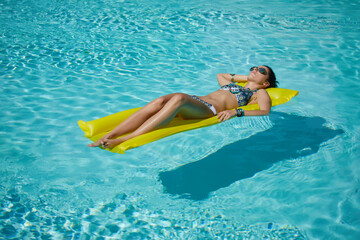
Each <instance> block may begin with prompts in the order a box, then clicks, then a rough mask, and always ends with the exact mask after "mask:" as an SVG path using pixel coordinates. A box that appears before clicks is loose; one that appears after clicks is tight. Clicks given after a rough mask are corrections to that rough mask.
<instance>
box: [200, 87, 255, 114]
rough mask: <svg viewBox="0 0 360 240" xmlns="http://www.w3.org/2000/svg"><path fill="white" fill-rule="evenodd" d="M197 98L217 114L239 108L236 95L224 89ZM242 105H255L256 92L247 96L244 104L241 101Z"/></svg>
mask: <svg viewBox="0 0 360 240" xmlns="http://www.w3.org/2000/svg"><path fill="white" fill-rule="evenodd" d="M223 87H224V86H223ZM244 90H245V89H244ZM199 98H200V99H202V100H204V101H206V102H208V103H210V104H212V105H213V106H214V107H215V109H216V111H217V112H221V111H224V110H230V109H234V108H236V107H239V105H240V102H239V99H238V98H237V97H236V94H234V93H231V92H230V91H229V90H227V89H226V88H225V89H224V88H223V89H219V90H217V91H215V92H212V93H210V94H208V95H206V96H201V97H199ZM243 103H245V104H244V105H246V104H254V103H257V94H256V91H253V92H252V93H251V94H249V99H245V102H244V101H243Z"/></svg>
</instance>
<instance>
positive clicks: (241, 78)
mask: <svg viewBox="0 0 360 240" xmlns="http://www.w3.org/2000/svg"><path fill="white" fill-rule="evenodd" d="M216 77H217V80H218V82H219V84H220V86H224V85H227V84H230V83H232V82H246V81H247V75H238V74H235V75H233V76H232V74H230V73H219V74H218V75H217V76H216Z"/></svg>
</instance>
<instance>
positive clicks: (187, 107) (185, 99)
mask: <svg viewBox="0 0 360 240" xmlns="http://www.w3.org/2000/svg"><path fill="white" fill-rule="evenodd" d="M177 114H179V115H180V116H181V117H183V118H187V119H195V118H207V117H211V116H214V114H213V112H212V111H211V110H210V109H209V108H208V107H207V106H206V105H204V104H203V103H201V102H199V101H197V100H195V99H192V98H191V97H190V96H189V95H187V94H182V93H176V94H173V95H172V96H171V98H170V99H169V100H168V101H167V102H166V104H165V105H164V106H163V107H162V108H161V110H160V111H158V112H157V113H155V114H154V115H153V116H151V117H150V118H149V119H147V120H146V121H145V122H144V123H143V124H141V126H139V127H138V128H137V129H136V130H135V131H134V132H132V133H131V134H129V135H127V136H124V137H122V138H118V139H105V140H104V141H103V143H102V145H103V146H104V147H106V148H113V147H115V146H116V145H118V144H120V143H122V142H124V141H126V140H129V139H131V138H133V137H136V136H139V135H141V134H144V133H147V132H150V131H152V130H155V129H157V128H159V127H162V126H164V125H166V124H168V123H169V122H170V121H171V120H172V119H173V118H174V117H175V116H176V115H177Z"/></svg>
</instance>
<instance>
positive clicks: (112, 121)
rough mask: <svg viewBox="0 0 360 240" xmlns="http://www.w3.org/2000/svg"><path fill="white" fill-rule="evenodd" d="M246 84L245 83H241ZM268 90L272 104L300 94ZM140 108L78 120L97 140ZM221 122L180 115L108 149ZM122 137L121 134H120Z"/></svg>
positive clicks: (125, 147) (120, 150)
mask: <svg viewBox="0 0 360 240" xmlns="http://www.w3.org/2000/svg"><path fill="white" fill-rule="evenodd" d="M239 85H245V83H242V84H239ZM266 91H267V92H268V93H269V95H270V98H271V101H272V106H277V105H280V104H283V103H286V102H288V101H290V99H291V98H293V97H295V96H296V95H298V93H299V92H298V91H296V90H290V89H284V88H268V89H266ZM241 108H242V109H244V110H257V109H259V106H258V105H257V104H251V105H246V106H243V107H241ZM139 109H140V107H139V108H133V109H129V110H125V111H122V112H118V113H115V114H112V115H109V116H106V117H103V118H99V119H95V120H92V121H88V122H85V121H82V120H80V121H78V124H79V126H80V128H81V129H82V130H83V131H84V133H85V137H87V138H88V139H90V140H91V141H93V142H95V141H97V140H98V139H100V138H101V137H102V136H104V135H105V134H106V133H108V132H110V131H111V130H112V129H114V128H115V127H116V126H117V125H119V124H120V123H121V122H123V121H124V120H125V119H126V118H128V117H129V116H130V115H131V114H133V113H134V112H136V111H137V110H139ZM217 123H219V121H218V119H217V118H216V116H214V117H211V118H206V119H191V120H183V119H180V118H178V117H176V118H174V119H173V120H172V121H171V122H170V123H169V124H168V125H166V126H164V127H162V128H160V129H157V130H154V131H152V132H149V133H145V134H142V135H140V136H137V137H134V138H132V139H129V140H127V141H125V142H123V143H121V144H119V145H117V146H116V147H114V148H112V149H108V148H107V149H106V150H108V151H111V152H114V153H121V154H124V153H125V151H126V150H129V149H132V148H136V147H139V146H142V145H144V144H147V143H150V142H153V141H156V140H159V139H161V138H164V137H167V136H170V135H173V134H175V133H179V132H184V131H188V130H191V129H195V128H201V127H206V126H210V125H213V124H217ZM120 137H121V136H120Z"/></svg>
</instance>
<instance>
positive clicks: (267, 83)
mask: <svg viewBox="0 0 360 240" xmlns="http://www.w3.org/2000/svg"><path fill="white" fill-rule="evenodd" d="M217 80H218V82H219V84H220V86H221V88H220V89H219V90H217V91H215V92H213V93H210V94H208V95H206V96H202V97H198V96H194V95H193V96H190V95H187V94H184V93H173V94H169V95H166V96H163V97H160V98H157V99H155V100H153V101H152V102H150V103H148V104H147V105H146V106H145V107H143V108H141V109H140V110H138V111H137V112H135V113H134V114H133V115H131V116H130V117H129V118H127V119H126V120H125V121H124V122H122V123H121V124H120V125H118V126H117V127H116V128H115V129H114V130H112V131H111V132H109V133H108V134H106V135H105V136H103V137H102V138H101V139H99V140H98V141H96V142H94V143H92V144H89V145H88V147H98V146H102V147H104V148H113V147H115V146H116V145H118V144H120V143H122V142H124V141H126V140H129V139H131V138H133V137H136V136H139V135H141V134H144V133H147V132H150V131H152V130H155V129H157V128H160V127H162V126H164V125H166V124H168V123H169V122H170V121H171V120H172V119H173V118H174V117H175V116H179V117H181V118H183V119H199V118H209V117H212V116H214V115H217V118H218V119H219V121H226V120H228V119H229V118H231V117H233V116H238V117H241V116H245V115H246V116H258V115H266V114H269V112H270V109H271V99H270V96H269V94H268V93H267V92H266V91H265V88H268V87H276V86H277V81H276V77H275V74H274V72H273V71H272V69H271V68H270V67H268V66H258V67H252V68H251V69H250V74H249V75H248V76H246V75H235V74H228V73H220V74H218V75H217ZM246 81H247V84H246V85H245V87H244V88H242V87H240V86H238V85H235V84H234V83H233V82H246ZM254 103H257V104H258V105H259V107H260V110H251V111H250V110H248V111H244V110H242V109H241V108H237V107H241V106H244V105H247V104H254ZM235 108H237V109H235ZM126 133H130V134H129V135H126V136H124V137H121V138H118V139H115V138H116V137H118V136H121V135H124V134H126Z"/></svg>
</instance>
